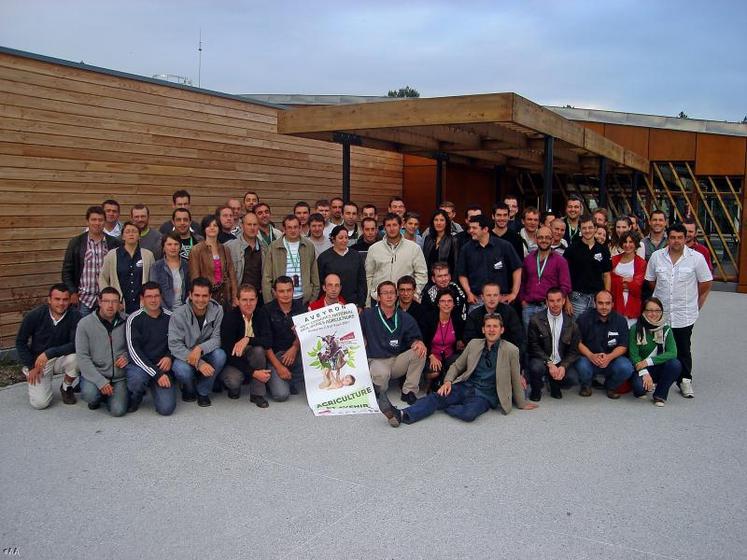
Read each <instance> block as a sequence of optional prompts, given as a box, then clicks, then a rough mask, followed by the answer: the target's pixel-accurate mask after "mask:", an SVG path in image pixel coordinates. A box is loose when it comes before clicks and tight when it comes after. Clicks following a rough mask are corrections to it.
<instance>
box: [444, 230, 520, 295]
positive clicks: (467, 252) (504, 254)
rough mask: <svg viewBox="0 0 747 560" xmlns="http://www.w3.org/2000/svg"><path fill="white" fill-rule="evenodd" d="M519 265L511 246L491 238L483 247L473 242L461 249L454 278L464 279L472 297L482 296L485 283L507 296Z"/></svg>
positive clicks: (497, 238)
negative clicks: (496, 286)
mask: <svg viewBox="0 0 747 560" xmlns="http://www.w3.org/2000/svg"><path fill="white" fill-rule="evenodd" d="M521 264H522V262H521V259H520V258H519V256H518V255H517V253H516V251H515V250H514V248H513V247H512V246H511V244H510V243H508V242H507V241H503V240H502V239H500V238H499V237H497V236H495V235H491V236H490V237H488V243H487V245H485V247H483V246H482V245H480V244H479V243H478V242H477V241H474V240H473V241H471V242H470V243H467V244H466V245H465V246H464V249H462V251H461V253H460V254H459V261H458V263H457V276H466V277H467V279H468V280H469V287H470V290H471V291H472V293H473V294H475V295H480V294H482V287H483V286H484V285H485V284H487V283H488V282H495V283H497V284H498V285H499V286H500V287H501V293H503V294H508V293H509V292H511V287H512V285H513V278H512V274H513V272H514V271H515V270H516V269H517V268H521Z"/></svg>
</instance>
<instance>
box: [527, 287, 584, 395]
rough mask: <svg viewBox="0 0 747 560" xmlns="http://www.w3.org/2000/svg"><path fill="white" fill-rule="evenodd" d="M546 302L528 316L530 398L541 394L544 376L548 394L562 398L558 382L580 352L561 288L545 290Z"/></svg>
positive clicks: (578, 339) (578, 338)
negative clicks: (547, 385)
mask: <svg viewBox="0 0 747 560" xmlns="http://www.w3.org/2000/svg"><path fill="white" fill-rule="evenodd" d="M545 303H546V305H547V310H546V311H540V312H537V313H535V314H534V315H532V317H531V319H530V320H529V345H528V354H527V357H528V359H527V362H528V364H527V369H528V371H529V382H530V384H531V386H532V391H531V393H530V395H529V399H530V400H533V401H539V400H540V399H541V398H542V386H543V384H544V383H543V378H544V377H545V376H547V380H548V382H549V384H550V396H551V397H552V398H554V399H561V398H563V393H562V392H561V390H560V387H561V382H562V381H563V380H565V378H566V374H567V373H568V368H569V367H571V366H572V365H573V364H574V363H575V362H576V360H577V359H578V357H579V355H580V354H579V353H578V343H579V342H581V333H580V331H579V330H578V325H576V323H575V322H574V321H573V318H572V317H571V316H570V315H568V314H567V313H564V312H563V308H564V307H565V293H564V292H563V290H562V289H561V288H558V287H555V288H550V289H549V290H547V295H546V296H545Z"/></svg>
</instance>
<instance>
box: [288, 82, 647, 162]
mask: <svg viewBox="0 0 747 560" xmlns="http://www.w3.org/2000/svg"><path fill="white" fill-rule="evenodd" d="M278 132H280V133H281V134H289V135H292V136H301V137H304V138H314V139H317V140H326V141H329V142H334V141H338V140H339V139H340V135H341V134H343V135H351V136H352V138H353V139H354V140H355V143H357V144H360V145H362V146H366V147H369V148H377V149H382V150H389V151H396V152H400V153H405V154H414V155H420V156H426V157H439V156H440V157H446V158H448V160H449V161H452V162H455V163H465V164H472V165H483V166H495V165H506V166H509V167H517V168H521V169H528V170H531V171H540V170H541V169H542V168H543V164H544V139H545V137H546V136H552V137H553V138H555V142H554V149H553V152H554V167H555V168H556V169H557V170H558V171H564V172H569V173H589V172H591V173H595V172H596V171H597V170H598V168H599V157H604V158H606V159H607V160H608V169H610V170H613V169H615V170H617V171H628V172H631V171H640V172H643V173H648V171H649V162H648V160H647V159H646V158H644V157H643V156H641V155H639V154H637V153H635V152H632V151H631V150H627V149H625V148H623V147H622V146H620V145H619V144H616V143H615V142H612V141H611V140H609V139H607V138H605V137H604V136H602V135H601V134H598V133H596V132H594V131H593V130H589V129H587V128H585V127H583V126H581V125H579V124H576V123H574V122H572V121H570V120H568V119H566V118H564V117H562V116H560V115H558V114H557V113H555V112H553V111H550V110H549V109H545V108H544V107H542V106H540V105H537V104H536V103H532V102H531V101H529V100H528V99H525V98H523V97H521V96H520V95H517V94H515V93H488V94H481V95H464V96H457V97H433V98H410V99H398V100H393V101H383V102H372V103H356V104H351V105H335V106H313V107H299V108H294V109H288V110H287V111H280V112H279V113H278Z"/></svg>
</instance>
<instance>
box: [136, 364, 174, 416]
mask: <svg viewBox="0 0 747 560" xmlns="http://www.w3.org/2000/svg"><path fill="white" fill-rule="evenodd" d="M125 374H126V375H127V389H129V391H130V402H133V403H139V402H140V401H141V400H142V399H143V395H144V394H145V391H146V390H147V389H148V387H150V395H151V397H152V398H153V404H154V405H155V407H156V412H157V413H158V414H160V415H162V416H169V415H170V414H171V413H172V412H174V409H175V408H176V382H175V381H174V380H173V379H172V380H171V387H161V386H160V385H159V384H158V383H157V382H156V378H155V377H151V376H150V374H149V373H148V372H147V371H145V370H144V369H142V368H140V367H138V366H136V365H135V364H133V363H129V364H127V367H126V368H125Z"/></svg>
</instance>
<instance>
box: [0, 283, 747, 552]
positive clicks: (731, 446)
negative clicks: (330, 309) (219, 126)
mask: <svg viewBox="0 0 747 560" xmlns="http://www.w3.org/2000/svg"><path fill="white" fill-rule="evenodd" d="M745 316H747V297H745V296H744V295H739V294H733V293H713V294H711V296H710V299H709V301H708V303H707V306H706V309H705V310H704V312H703V314H702V316H701V319H700V320H699V322H698V324H697V326H696V328H695V334H694V354H695V371H694V377H695V384H694V388H695V395H696V397H695V399H692V400H685V399H683V398H681V397H680V395H679V393H678V392H677V391H676V389H673V390H672V392H671V393H670V398H669V403H668V404H667V406H666V407H664V408H663V409H658V408H656V407H654V406H653V405H652V404H651V402H650V401H646V402H643V401H640V400H637V399H634V398H633V397H632V396H630V395H626V396H624V397H623V398H621V399H619V400H618V401H610V400H609V399H607V398H606V397H605V396H604V394H603V393H602V392H600V391H595V393H594V395H593V397H592V398H590V399H582V398H580V397H578V396H577V395H576V392H575V391H567V392H565V396H564V398H563V400H562V401H554V400H551V399H549V398H547V397H545V398H543V400H542V402H541V403H540V404H541V406H540V408H539V409H538V410H535V411H526V412H525V411H520V410H515V411H514V412H512V413H511V414H510V415H509V416H503V415H501V414H498V413H495V412H492V411H491V412H488V413H486V414H485V415H483V416H482V417H480V418H479V419H478V420H477V421H476V422H475V423H473V424H464V423H461V422H459V421H457V420H454V419H452V418H449V417H447V416H446V415H444V414H442V413H437V414H436V415H434V416H433V417H432V418H430V419H428V420H425V421H423V422H422V423H420V424H416V425H413V426H402V427H400V428H399V429H396V430H395V429H392V428H390V427H389V426H388V425H387V423H386V421H385V419H384V418H383V416H378V415H376V416H373V415H366V416H360V417H353V416H351V417H329V418H315V417H314V416H313V415H312V413H311V411H310V410H309V408H308V406H307V405H306V402H305V398H304V397H303V396H296V397H291V400H290V401H288V402H286V403H271V405H270V408H269V409H266V410H260V409H258V408H257V407H255V406H254V405H253V404H251V403H250V402H249V400H248V395H246V394H245V395H243V396H242V398H241V400H239V401H232V400H228V399H227V398H226V397H225V396H224V395H219V396H218V395H216V396H215V398H214V399H213V406H212V407H211V408H208V409H200V408H198V407H197V406H196V405H195V404H194V403H182V402H179V404H178V406H177V410H176V412H175V414H174V415H173V416H171V417H167V418H162V417H159V416H157V415H156V413H155V411H154V410H153V408H152V404H151V403H150V399H149V398H147V399H146V401H145V402H144V404H143V406H142V407H141V409H140V410H139V411H138V412H137V413H135V414H132V415H127V416H125V417H124V418H118V419H117V418H110V417H109V416H108V414H107V413H106V412H105V411H103V410H99V411H94V412H92V411H89V410H88V409H87V408H86V406H85V404H84V403H82V402H79V404H78V405H76V406H65V405H63V404H62V403H61V402H60V400H59V395H57V396H56V398H55V402H54V404H53V406H52V407H51V408H49V409H48V410H45V411H35V410H32V409H31V408H30V407H29V406H28V403H27V397H26V386H25V385H16V386H14V387H11V388H8V389H5V390H2V391H0V422H2V431H1V432H0V434H1V435H0V444H1V445H0V449H2V454H1V455H0V496H2V508H1V509H0V512H1V513H0V520H1V521H2V523H0V549H4V548H13V547H17V550H18V552H19V555H18V556H17V557H20V558H33V559H45V558H54V559H65V558H76V559H80V558H111V559H115V558H123V559H132V558H138V559H141V560H145V559H150V558H154V559H155V558H158V559H163V558H174V557H177V556H179V557H186V558H314V559H318V558H346V559H348V558H460V557H461V558H518V559H523V558H533V559H540V558H547V559H566V558H574V559H587V558H588V559H600V558H609V559H615V560H616V559H641V560H643V559H646V560H648V559H673V558H676V559H683V560H684V559H693V560H695V559H698V560H700V559H717V558H734V559H743V558H745V557H747V536H745V532H744V528H745V527H746V526H747V475H745V466H746V465H747V443H746V439H745V427H746V424H747V422H745V404H744V401H745V394H746V393H747V381H746V379H747V377H746V376H745V369H746V367H745V358H744V356H745V346H746V341H747V336H745V326H746V324H745V319H744V317H745ZM396 396H397V395H396V393H395V392H394V391H392V394H391V398H392V401H393V402H394V403H395V404H397V405H400V404H402V403H399V400H398V398H396Z"/></svg>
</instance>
